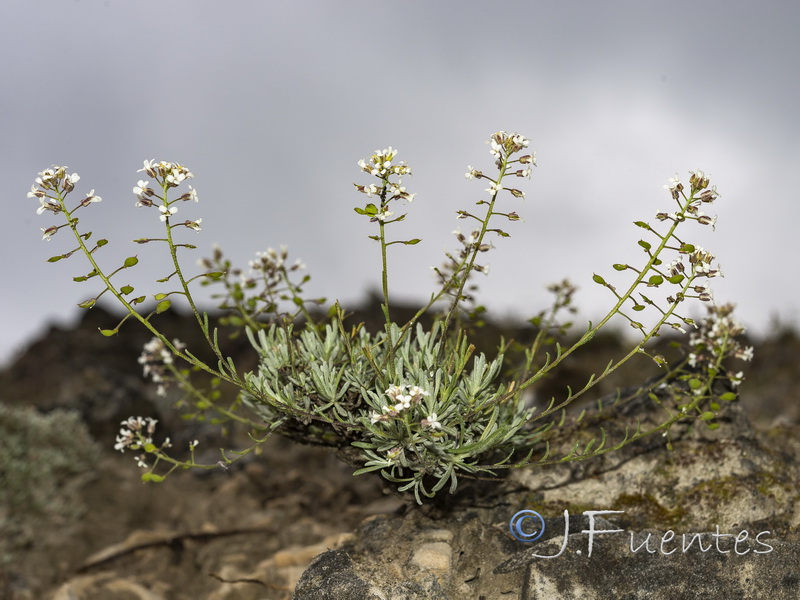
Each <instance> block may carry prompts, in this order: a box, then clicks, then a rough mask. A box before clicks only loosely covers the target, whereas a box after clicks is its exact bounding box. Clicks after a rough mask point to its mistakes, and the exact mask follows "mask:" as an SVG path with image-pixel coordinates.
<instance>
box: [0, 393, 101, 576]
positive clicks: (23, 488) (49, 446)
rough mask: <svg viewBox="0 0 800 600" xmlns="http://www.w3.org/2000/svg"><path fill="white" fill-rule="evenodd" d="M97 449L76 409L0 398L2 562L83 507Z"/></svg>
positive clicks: (66, 522)
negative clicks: (48, 408) (20, 404)
mask: <svg viewBox="0 0 800 600" xmlns="http://www.w3.org/2000/svg"><path fill="white" fill-rule="evenodd" d="M98 457H99V449H98V447H97V445H96V443H95V442H94V441H93V440H92V438H91V437H90V436H89V433H88V431H87V430H86V427H85V426H84V424H83V422H82V421H81V420H80V418H79V417H78V415H77V414H76V413H74V412H67V411H62V410H56V411H53V412H50V413H48V414H40V413H38V412H36V411H35V410H33V409H30V408H17V407H9V406H6V405H3V404H0V479H2V481H3V485H2V486H0V515H2V516H0V529H2V530H3V531H4V533H8V534H13V535H3V539H2V540H0V562H7V561H8V559H9V556H10V555H11V554H13V550H14V548H15V547H17V548H19V547H21V546H24V545H27V544H30V543H32V542H33V541H34V540H35V539H36V538H37V537H38V536H39V535H40V534H41V532H42V531H44V530H46V529H47V528H50V527H64V526H68V525H70V524H72V523H74V522H76V521H77V519H78V518H79V517H80V516H81V515H82V514H83V512H84V511H85V505H84V503H83V500H82V499H81V498H80V494H79V492H80V487H81V484H82V483H83V482H84V481H85V480H86V478H87V476H90V475H91V473H92V471H93V469H94V466H95V465H96V463H97V460H98Z"/></svg>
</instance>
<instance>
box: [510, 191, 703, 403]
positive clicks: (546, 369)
mask: <svg viewBox="0 0 800 600" xmlns="http://www.w3.org/2000/svg"><path fill="white" fill-rule="evenodd" d="M684 198H685V199H686V204H685V205H683V206H682V207H681V215H683V214H685V212H686V209H687V208H688V207H689V205H690V204H691V203H692V201H693V200H694V192H692V195H691V196H690V197H689V198H686V197H685V196H684ZM680 222H681V221H680V220H679V219H676V220H675V221H673V223H672V225H671V226H670V228H669V231H668V232H667V234H666V235H664V236H659V237H660V238H661V242H660V243H659V245H658V247H657V248H656V250H655V252H653V253H652V254H651V255H650V259H649V260H648V261H647V264H646V265H645V267H644V268H643V269H642V270H641V271H640V272H639V275H638V276H637V277H636V279H635V280H634V282H633V283H632V284H631V286H630V287H629V288H628V290H627V291H626V292H625V293H624V294H623V295H622V296H620V297H619V299H618V300H617V303H616V304H615V305H614V307H613V308H612V309H611V310H610V311H609V312H608V313H607V314H606V316H605V317H603V319H602V320H601V321H600V322H599V323H597V324H596V325H593V326H592V327H590V328H589V330H588V331H586V333H584V334H583V336H581V339H579V340H578V341H577V342H576V343H575V344H573V345H572V346H571V347H569V348H568V349H567V350H565V351H564V352H562V353H561V354H560V355H559V356H557V357H556V359H555V360H554V361H553V362H551V363H549V364H548V365H546V366H545V367H543V368H542V369H541V370H540V371H539V372H537V373H536V374H535V375H533V376H531V377H529V378H528V379H526V380H525V381H524V382H522V383H521V384H520V385H519V386H518V387H517V391H518V392H521V391H522V390H524V389H525V388H526V387H528V386H529V385H531V384H532V383H534V382H535V381H537V380H538V379H540V378H541V377H542V376H544V375H545V374H546V373H548V372H549V371H552V370H553V369H554V368H555V367H556V366H558V365H559V364H560V363H561V362H562V361H563V360H564V359H565V358H566V357H567V356H569V355H570V354H572V353H573V352H574V351H575V350H577V349H578V348H580V347H581V346H583V345H584V344H585V343H586V342H588V341H589V340H590V339H591V338H592V337H594V335H595V334H596V333H597V332H598V331H599V330H600V329H601V328H602V327H603V326H605V324H606V323H608V321H609V320H611V318H612V317H613V316H614V315H616V314H617V313H618V312H619V311H620V309H621V308H622V306H623V304H624V303H625V302H626V301H627V300H628V299H629V298H630V297H631V296H632V295H633V292H634V291H635V290H636V288H637V287H638V286H639V284H640V283H642V281H644V278H645V276H646V274H647V273H648V271H649V270H650V268H651V267H652V266H653V265H654V264H655V261H656V260H657V259H658V256H659V254H661V252H662V251H663V250H664V248H665V247H666V245H667V243H668V242H669V240H670V239H671V238H672V235H673V233H674V232H675V229H676V228H677V227H678V224H679V223H680ZM687 279H688V280H691V279H692V278H687ZM687 285H688V284H687ZM686 289H688V288H687V287H684V291H685V290H686ZM675 307H676V305H673V306H672V308H670V310H669V311H668V312H667V314H666V315H665V316H663V317H662V318H661V320H659V322H658V325H657V327H661V325H663V324H664V323H665V322H666V319H667V318H668V316H669V315H671V314H672V312H673V311H674V310H675ZM656 333H658V329H655V330H654V331H652V332H651V333H650V334H648V335H647V336H645V339H644V340H643V341H642V342H641V343H640V344H639V345H637V346H636V348H634V352H636V351H638V349H639V348H640V347H641V345H642V344H644V342H646V341H647V340H649V339H650V338H651V337H652V336H653V335H655V334H656ZM626 360H627V359H626Z"/></svg>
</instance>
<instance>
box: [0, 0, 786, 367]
mask: <svg viewBox="0 0 800 600" xmlns="http://www.w3.org/2000/svg"><path fill="white" fill-rule="evenodd" d="M798 31H800V3H797V2H794V1H782V2H780V1H770V0H759V1H758V2H755V1H752V2H742V1H736V0H724V1H723V0H718V1H714V2H702V1H697V0H693V1H692V2H684V1H674V0H673V1H670V2H646V1H642V0H637V1H630V2H622V1H603V2H598V1H594V0H593V1H586V2H569V1H564V0H558V1H551V2H543V1H535V0H529V1H526V2H522V1H520V2H498V1H493V2H488V1H486V2H475V1H465V0H459V1H458V2H455V1H453V2H434V1H431V0H428V1H424V2H420V1H413V0H412V1H409V0H405V1H403V2H380V1H374V0H373V1H369V2H360V1H359V2H352V1H347V0H336V1H333V0H326V1H316V2H311V1H308V2H304V1H293V2H288V1H284V2H269V1H265V0H260V1H234V0H225V1H222V0H217V1H210V0H170V1H168V2H166V1H147V0H137V1H134V0H128V1H122V0H106V1H105V2H104V1H101V0H80V1H73V0H4V1H3V4H2V8H0V57H2V58H1V59H0V60H2V63H0V64H2V80H1V81H2V88H1V89H2V95H1V96H0V102H1V103H2V104H1V105H0V149H1V150H2V162H0V171H1V172H2V177H3V184H4V185H3V188H2V189H3V192H2V193H3V200H4V206H5V207H6V213H5V216H4V218H3V219H2V225H0V226H1V227H2V248H3V253H4V256H5V261H4V275H5V277H4V278H3V281H4V283H3V285H2V291H1V292H0V302H2V315H3V317H2V319H3V325H4V326H3V336H2V339H0V360H7V359H8V358H9V357H10V356H11V353H12V352H13V351H15V350H19V349H20V348H21V347H22V346H23V345H24V344H25V343H26V342H27V341H30V340H31V339H32V337H33V336H35V335H37V334H38V333H41V331H42V330H43V329H44V327H46V326H47V324H49V323H53V322H62V323H65V322H69V320H70V319H74V318H75V317H76V316H77V315H78V312H79V309H77V308H76V307H75V305H76V304H77V303H78V302H80V301H82V300H84V299H86V298H89V297H91V296H93V295H94V294H95V293H97V291H98V290H97V289H96V287H93V285H94V284H93V283H91V282H89V283H83V284H78V283H73V282H72V280H71V278H72V277H73V276H75V275H80V274H84V273H85V272H87V271H88V270H89V269H88V267H87V266H86V264H85V262H84V261H82V258H81V257H80V256H74V257H73V258H71V259H70V260H66V261H61V262H59V263H57V264H48V263H46V262H45V260H46V258H47V257H49V256H52V255H54V254H60V253H62V252H65V251H66V250H69V249H71V248H72V242H71V241H70V240H69V239H68V238H67V234H66V231H62V232H59V234H58V235H56V236H55V237H54V238H53V240H52V241H50V242H44V241H42V240H41V231H40V228H43V227H47V226H49V225H51V224H54V223H55V221H54V217H53V216H52V215H50V214H49V213H48V214H45V215H43V216H37V215H36V208H37V207H38V203H37V202H36V200H35V199H30V198H26V194H27V192H28V191H29V190H30V186H31V184H32V183H33V180H34V178H35V177H36V174H37V172H39V171H41V170H43V169H45V168H47V167H49V166H50V165H51V164H62V165H68V166H69V167H70V170H71V171H75V172H77V173H79V174H80V175H81V180H80V182H79V183H78V186H77V189H76V192H75V194H74V197H78V198H80V197H82V196H83V195H84V194H86V193H88V192H89V191H90V190H91V189H95V190H96V194H98V195H100V196H102V198H103V201H102V202H101V203H100V204H94V205H92V206H90V207H89V209H86V210H84V211H82V213H83V214H82V215H81V219H82V220H81V223H82V225H84V224H85V226H86V228H87V229H90V230H92V231H94V232H95V236H102V237H107V238H109V239H110V240H111V243H110V244H109V245H108V246H107V247H106V248H104V249H103V252H101V253H98V258H99V259H101V262H102V264H104V265H105V266H106V267H109V268H113V267H114V266H116V264H117V262H118V261H120V260H121V259H122V258H124V257H125V256H128V255H130V254H138V255H139V257H140V259H141V263H140V266H138V267H137V268H136V269H135V270H134V269H131V270H130V275H131V276H130V277H129V279H130V283H133V284H134V285H136V286H137V292H138V291H141V292H142V293H144V292H145V291H158V290H159V288H157V287H156V286H155V284H151V283H149V282H151V281H152V280H154V279H155V278H158V277H161V276H163V275H165V274H167V273H168V271H169V270H168V268H167V266H166V263H165V262H164V261H163V260H161V259H160V258H159V255H158V252H157V250H158V249H157V248H150V246H154V245H153V244H151V245H150V246H146V247H145V246H138V245H133V244H131V243H130V240H132V239H134V238H138V237H146V236H150V237H156V236H158V235H159V227H160V226H161V224H160V223H159V221H158V219H157V218H156V216H157V213H156V212H155V211H153V210H152V209H150V210H148V209H142V208H134V203H135V200H136V199H135V197H134V196H133V194H132V192H131V188H132V187H133V186H134V185H136V182H137V181H138V179H139V178H140V177H142V174H140V173H137V169H140V168H141V166H142V161H143V160H144V159H158V160H167V161H175V162H180V163H182V164H185V165H187V166H188V167H189V168H190V169H191V170H192V171H193V172H194V174H195V176H196V177H195V180H194V181H193V182H192V184H193V186H194V187H195V188H196V189H197V190H198V193H199V198H200V202H199V204H197V205H194V204H192V205H191V206H190V205H187V204H183V205H182V206H181V207H180V209H181V213H180V215H181V216H182V217H184V216H185V218H191V219H195V218H202V219H203V230H202V231H201V232H200V233H194V232H191V231H188V230H187V231H185V232H181V233H180V235H181V236H182V237H183V238H184V241H187V242H191V243H194V244H196V245H197V246H198V248H199V249H198V251H196V257H191V259H190V260H189V261H188V264H189V265H190V266H191V265H192V264H193V263H194V260H195V258H199V257H200V256H207V255H209V254H210V251H211V247H212V244H214V243H219V244H220V245H221V246H222V247H223V249H224V250H225V251H226V252H227V254H229V255H230V257H231V258H233V259H234V261H235V262H238V263H240V264H246V261H247V260H249V259H250V258H251V257H252V255H253V254H254V253H255V252H256V251H259V250H264V249H266V248H267V247H269V246H273V247H278V246H279V245H281V244H287V245H288V246H289V249H290V253H291V255H292V256H293V257H300V258H302V259H303V261H304V262H305V263H306V264H307V265H308V270H309V273H310V274H311V275H312V277H313V279H312V283H311V287H310V292H311V293H312V294H313V295H324V296H327V297H328V298H331V299H333V298H339V299H341V300H343V301H356V300H358V299H359V298H363V297H364V295H365V294H366V292H367V290H369V289H378V287H379V285H380V257H379V252H378V250H379V248H378V246H377V245H376V244H375V243H374V242H370V240H368V239H367V236H368V235H370V234H371V233H374V232H373V231H372V229H371V228H370V225H369V223H367V222H366V219H364V218H363V217H360V216H358V215H356V214H355V213H354V212H353V207H354V206H356V205H357V204H359V203H362V204H363V200H364V198H363V197H362V196H360V195H359V194H358V193H357V192H356V191H355V190H354V188H353V186H352V183H353V182H359V183H369V178H368V176H367V175H366V174H363V173H360V172H359V170H358V167H357V165H356V163H357V161H358V159H360V158H364V157H369V155H370V154H371V153H372V152H373V151H374V150H375V149H377V148H384V147H387V146H390V145H391V146H393V147H395V148H398V149H399V151H400V154H399V155H398V157H397V158H398V160H405V161H406V162H408V163H409V164H410V165H411V166H412V168H413V169H414V176H413V177H412V178H410V179H408V180H407V181H406V182H405V184H406V185H407V187H408V189H409V191H411V192H416V193H417V197H416V200H415V201H414V203H413V204H412V205H411V206H410V207H409V211H408V212H409V217H408V219H407V222H406V223H404V224H402V225H401V226H398V229H397V233H398V236H400V237H403V236H405V237H421V238H423V243H421V244H419V245H418V246H415V247H398V246H395V247H393V248H392V252H391V253H390V270H391V273H390V277H391V280H392V282H393V283H392V290H393V292H394V293H395V294H396V296H397V297H402V298H407V299H416V300H424V299H426V298H427V297H428V296H429V294H430V293H431V291H432V290H433V289H434V280H433V277H432V273H431V270H430V268H429V267H430V266H431V265H434V264H437V265H438V264H440V263H441V261H442V258H443V253H444V252H445V251H446V250H448V249H453V248H454V238H453V236H452V235H451V231H452V230H453V229H455V227H457V226H458V225H459V224H462V226H464V227H466V225H464V223H463V222H459V221H456V220H455V217H454V213H455V211H456V210H458V209H460V208H470V207H471V206H473V205H474V202H475V201H477V200H479V199H480V198H481V197H482V196H485V194H483V189H484V188H485V187H486V186H485V185H484V182H480V181H467V180H466V179H465V178H464V172H465V171H466V167H467V165H468V164H471V165H473V166H475V167H477V168H482V169H485V170H488V169H490V168H491V165H492V158H491V156H490V155H489V154H488V151H487V150H488V148H487V146H486V145H485V143H484V142H485V140H486V139H488V137H489V135H490V134H491V133H492V132H494V131H497V130H507V131H518V132H520V133H522V134H524V135H526V136H527V137H529V138H531V140H532V143H531V148H533V149H535V150H536V151H537V157H538V162H539V166H538V168H537V169H536V170H535V171H534V174H533V177H532V179H531V180H530V181H527V180H516V181H517V183H518V184H520V187H522V188H523V189H525V191H526V192H527V197H526V198H525V199H524V200H518V199H513V198H511V197H510V196H507V197H506V198H505V199H504V200H503V202H505V203H506V204H505V207H507V208H508V209H509V210H515V211H516V212H518V213H519V214H520V216H522V217H523V219H524V222H520V223H513V224H508V226H507V227H505V229H507V230H508V231H509V232H510V233H511V234H512V237H511V238H510V239H507V240H499V241H497V242H496V246H497V248H496V249H495V250H494V251H492V253H490V254H489V255H488V256H487V259H486V260H487V262H489V263H491V268H492V270H491V275H490V276H489V277H488V278H482V279H481V280H480V283H481V287H482V290H483V291H482V294H483V295H482V296H481V299H482V300H483V301H485V303H486V304H487V305H488V306H489V307H490V308H491V309H494V310H496V311H497V315H498V316H503V315H516V316H519V317H529V316H531V315H532V314H534V313H535V312H537V311H538V310H540V309H542V308H544V306H545V305H546V303H547V300H548V296H547V293H546V292H545V291H544V288H545V286H546V284H548V283H550V282H552V281H554V280H557V279H560V278H562V277H565V276H568V277H569V278H570V279H572V280H573V282H574V283H575V284H577V285H578V286H579V288H580V290H579V293H578V295H577V297H576V300H577V302H578V303H579V304H580V305H581V306H582V307H583V308H584V309H585V312H584V314H585V317H586V318H592V317H596V316H598V315H599V314H600V311H601V310H602V308H603V307H607V306H609V300H610V299H611V298H610V295H609V293H608V291H607V290H604V289H602V288H600V287H599V286H597V285H596V284H593V283H592V281H591V277H592V273H595V272H596V273H601V274H604V275H608V276H609V278H610V277H611V276H613V275H614V271H613V270H612V268H611V264H612V263H615V262H631V263H633V262H634V261H638V262H641V260H642V256H643V254H642V253H641V251H640V249H639V248H638V247H637V245H636V241H637V240H638V239H640V237H641V234H642V230H640V229H638V228H636V227H634V226H633V225H632V224H631V223H632V221H635V220H639V219H644V220H651V219H652V218H653V216H654V215H655V213H656V212H658V211H660V210H672V204H671V203H672V200H671V199H670V198H669V196H668V194H667V193H666V192H665V190H664V189H663V188H662V186H663V185H664V183H665V182H666V180H667V178H668V177H670V176H672V175H674V174H675V173H676V172H677V173H679V174H680V176H681V177H682V178H683V179H684V180H688V171H689V170H693V169H698V168H699V169H703V170H704V171H706V172H707V173H708V174H709V175H710V176H711V180H712V184H715V185H716V186H717V188H718V190H719V192H720V194H721V197H720V198H719V200H718V201H717V202H716V203H715V205H714V206H712V207H711V209H710V211H709V210H707V212H712V214H718V215H719V220H718V222H717V226H716V232H714V233H713V234H712V233H711V232H710V228H709V229H703V228H700V227H698V226H693V225H694V224H687V227H686V232H685V235H686V238H688V240H689V241H697V243H699V244H700V245H703V246H704V247H706V248H707V249H709V250H711V251H712V252H713V253H714V254H715V255H716V256H717V258H718V260H719V262H720V263H721V265H722V268H723V271H724V273H725V278H724V279H723V280H715V281H714V286H713V287H714V290H715V293H716V297H717V300H718V301H719V302H727V301H733V302H736V303H737V304H738V306H739V315H740V318H741V319H742V320H743V321H744V322H746V323H747V324H748V325H749V326H751V328H753V329H755V330H756V331H766V330H767V327H768V324H769V323H770V320H771V319H773V318H774V317H775V316H778V317H780V318H781V319H782V320H784V321H788V322H796V320H797V318H798V307H799V306H800V301H799V300H798V298H800V284H798V276H797V275H798V268H797V265H796V260H797V258H798V257H800V242H798V241H797V240H798V236H797V235H796V227H797V226H798V222H800V221H799V220H798V216H800V203H798V200H799V198H798V196H799V195H800V193H799V192H798V185H797V178H796V173H797V169H798V165H799V164H800V136H799V135H798V133H800V130H799V127H798V126H799V125H800V111H799V110H798V107H800V76H798V63H800V35H798ZM400 227H402V229H400ZM701 229H702V230H701ZM690 230H691V231H690ZM698 230H701V231H698ZM103 261H105V262H103ZM127 274H128V272H126V275H127ZM615 281H620V282H624V281H625V280H624V278H622V279H616V280H615ZM119 283H122V282H121V281H120V282H119ZM110 326H113V324H110Z"/></svg>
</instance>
